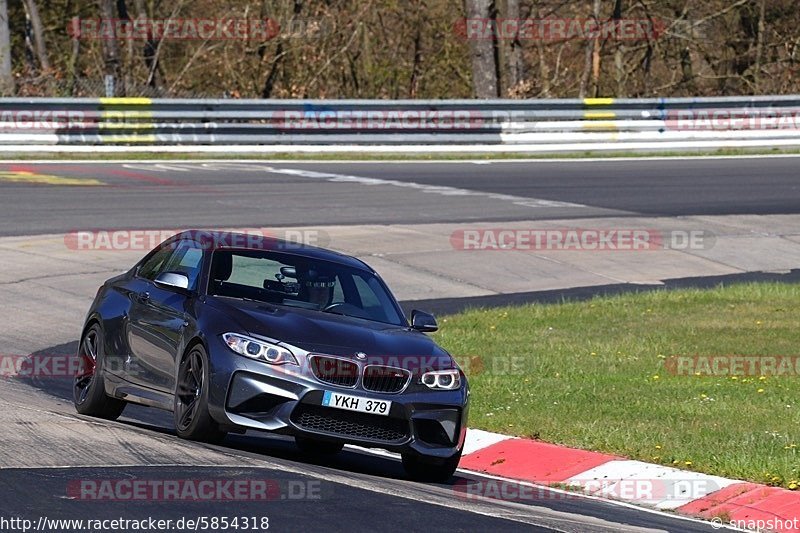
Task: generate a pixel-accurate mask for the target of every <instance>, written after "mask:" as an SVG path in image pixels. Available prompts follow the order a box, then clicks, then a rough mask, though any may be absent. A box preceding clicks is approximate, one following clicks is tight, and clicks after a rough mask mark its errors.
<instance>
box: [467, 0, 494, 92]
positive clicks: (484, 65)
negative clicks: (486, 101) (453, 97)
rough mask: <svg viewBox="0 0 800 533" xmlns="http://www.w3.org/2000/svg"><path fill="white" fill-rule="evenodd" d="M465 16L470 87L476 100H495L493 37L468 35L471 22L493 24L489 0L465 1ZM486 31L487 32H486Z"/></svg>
mask: <svg viewBox="0 0 800 533" xmlns="http://www.w3.org/2000/svg"><path fill="white" fill-rule="evenodd" d="M465 2H466V15H467V39H468V40H469V47H470V57H471V60H472V85H473V91H474V93H475V96H476V97H477V98H497V96H498V92H497V59H496V57H495V37H494V33H493V32H492V37H491V38H481V37H480V36H476V35H471V34H470V29H469V28H470V25H471V23H472V22H476V21H482V23H485V24H481V25H484V26H485V25H486V24H489V23H493V22H494V17H493V16H492V15H493V13H492V2H491V0H465ZM487 31H488V30H487Z"/></svg>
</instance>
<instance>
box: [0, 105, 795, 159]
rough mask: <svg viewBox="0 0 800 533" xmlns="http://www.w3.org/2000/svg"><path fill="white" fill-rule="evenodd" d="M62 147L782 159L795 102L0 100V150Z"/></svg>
mask: <svg viewBox="0 0 800 533" xmlns="http://www.w3.org/2000/svg"><path fill="white" fill-rule="evenodd" d="M63 145H67V146H73V147H77V146H87V147H92V146H94V147H98V146H140V147H153V146H156V147H158V146H161V147H166V146H171V147H197V148H199V147H202V146H209V147H217V149H218V150H219V151H226V149H225V148H223V147H239V148H241V147H265V148H266V147H270V148H269V149H271V150H290V149H293V150H301V151H302V150H309V151H311V150H313V149H314V148H315V147H317V148H326V149H335V148H336V147H339V148H340V149H341V148H343V147H348V148H349V149H350V150H358V149H362V150H370V149H374V148H376V147H380V148H381V149H384V150H397V149H398V148H400V147H403V148H404V149H406V150H409V149H410V150H415V151H424V150H426V149H447V151H460V150H481V149H486V150H490V151H491V150H492V149H493V148H494V149H496V148H498V147H502V149H503V150H506V151H513V150H517V149H521V150H526V151H530V150H534V151H535V150H541V151H547V150H548V149H549V150H564V149H576V150H580V149H583V148H586V149H598V148H597V147H601V148H602V147H604V146H605V147H609V148H614V149H626V147H630V148H631V149H633V150H638V149H643V148H647V147H652V148H653V149H658V148H659V147H669V148H672V147H692V146H699V147H715V146H716V147H724V146H746V145H753V146H776V147H780V146H792V145H800V96H753V97H723V98H649V99H614V98H589V99H542V100H236V99H218V100H199V99H197V100H195V99H191V100H178V99H149V98H100V99H88V98H87V99H80V98H78V99H50V98H38V99H21V98H6V99H0V149H3V148H2V147H3V146H5V148H6V149H8V148H9V147H12V146H13V147H17V148H18V147H23V146H30V147H34V146H63ZM409 147H410V148H409ZM254 149H255V148H254ZM187 151H189V150H188V149H187Z"/></svg>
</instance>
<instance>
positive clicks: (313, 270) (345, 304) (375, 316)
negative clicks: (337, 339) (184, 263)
mask: <svg viewBox="0 0 800 533" xmlns="http://www.w3.org/2000/svg"><path fill="white" fill-rule="evenodd" d="M208 293H209V294H211V295H217V296H228V297H232V298H245V299H250V300H256V301H261V302H266V303H272V304H276V305H285V306H291V307H300V308H303V309H310V310H313V311H320V312H325V313H334V314H340V315H345V316H351V317H356V318H362V319H365V320H373V321H377V322H384V323H387V324H395V325H399V326H405V325H407V324H406V322H405V319H404V318H403V316H402V315H401V314H400V313H399V312H398V311H397V308H396V305H395V303H394V300H393V298H392V296H390V295H389V293H388V291H387V289H386V288H385V286H384V284H383V283H382V282H381V281H380V280H379V279H378V278H377V277H376V276H375V275H374V274H371V273H370V272H368V271H365V270H360V269H357V268H352V267H348V266H346V265H343V264H340V263H335V262H332V261H325V260H319V259H313V258H309V257H304V256H299V255H294V254H288V253H282V252H275V251H267V250H216V251H215V252H214V253H213V256H212V259H211V275H210V277H209V286H208Z"/></svg>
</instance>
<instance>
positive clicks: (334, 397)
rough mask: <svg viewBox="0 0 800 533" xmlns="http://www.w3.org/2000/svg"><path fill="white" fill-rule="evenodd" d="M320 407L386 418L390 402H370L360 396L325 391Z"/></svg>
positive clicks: (390, 405)
mask: <svg viewBox="0 0 800 533" xmlns="http://www.w3.org/2000/svg"><path fill="white" fill-rule="evenodd" d="M322 405H324V406H326V407H335V408H336V409H345V410H347V411H358V412H359V413H369V414H371V415H384V416H387V415H388V414H389V409H390V408H391V407H392V402H390V401H388V400H371V399H369V398H362V397H360V396H350V395H349V394H339V393H338V392H331V391H325V395H324V396H322Z"/></svg>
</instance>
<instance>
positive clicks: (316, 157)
mask: <svg viewBox="0 0 800 533" xmlns="http://www.w3.org/2000/svg"><path fill="white" fill-rule="evenodd" d="M223 150H224V148H223V147H220V152H213V153H161V152H130V153H103V152H94V153H69V152H64V153H46V152H41V153H38V152H9V153H0V159H9V160H31V159H36V160H53V161H68V160H97V161H106V160H108V161H113V160H119V159H125V160H150V159H158V160H187V161H194V160H203V159H232V160H233V159H235V160H240V159H241V160H266V159H268V160H285V161H342V160H347V161H459V160H476V159H483V160H487V161H489V160H503V159H562V158H569V159H580V158H587V157H592V158H614V157H687V156H731V155H773V154H798V153H800V150H798V149H796V148H787V149H780V148H753V149H746V148H741V149H739V148H736V149H733V148H721V149H718V150H694V151H672V152H670V151H664V152H642V153H640V152H624V151H620V152H591V151H584V152H565V153H549V154H538V153H525V152H515V153H492V152H487V153H450V152H441V153H412V154H409V153H402V152H398V153H372V152H369V151H368V150H367V149H365V151H364V152H357V153H350V152H331V153H319V154H314V153H304V154H299V153H293V152H292V153H289V152H285V153H266V152H265V153H248V154H235V153H230V152H225V151H223Z"/></svg>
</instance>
